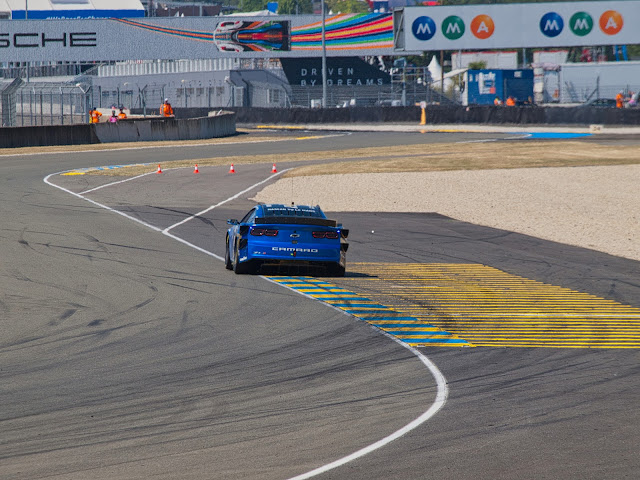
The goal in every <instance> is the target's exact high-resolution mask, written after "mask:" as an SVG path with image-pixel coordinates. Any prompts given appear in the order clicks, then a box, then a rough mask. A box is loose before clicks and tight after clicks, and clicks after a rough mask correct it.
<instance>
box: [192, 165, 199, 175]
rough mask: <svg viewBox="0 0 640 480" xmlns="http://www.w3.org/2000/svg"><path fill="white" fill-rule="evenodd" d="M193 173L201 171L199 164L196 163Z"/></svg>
mask: <svg viewBox="0 0 640 480" xmlns="http://www.w3.org/2000/svg"><path fill="white" fill-rule="evenodd" d="M193 173H200V170H198V164H197V163H196V168H195V169H194V170H193Z"/></svg>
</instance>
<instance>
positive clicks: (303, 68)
mask: <svg viewBox="0 0 640 480" xmlns="http://www.w3.org/2000/svg"><path fill="white" fill-rule="evenodd" d="M280 61H281V63H282V69H283V70H284V73H285V75H286V76H287V80H288V81H289V84H290V85H292V86H300V87H313V86H322V59H321V58H295V59H294V58H281V59H280ZM388 83H390V77H389V74H388V73H385V72H383V71H381V70H379V69H377V68H376V67H374V66H372V65H369V64H368V63H367V62H365V61H364V60H362V59H361V58H358V57H346V58H345V57H340V58H327V85H329V86H331V85H335V86H352V85H353V86H361V85H385V84H388Z"/></svg>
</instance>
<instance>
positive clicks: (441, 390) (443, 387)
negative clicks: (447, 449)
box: [262, 277, 449, 480]
mask: <svg viewBox="0 0 640 480" xmlns="http://www.w3.org/2000/svg"><path fill="white" fill-rule="evenodd" d="M262 278H264V279H265V280H268V281H270V282H272V283H274V284H276V285H279V286H281V287H284V288H287V289H289V290H291V291H292V292H295V293H297V294H299V295H302V296H305V297H307V298H310V299H312V300H316V301H317V300H318V299H317V298H314V297H312V296H311V295H309V294H307V293H304V292H301V291H299V290H295V289H293V288H289V287H287V286H285V285H282V284H281V283H278V282H276V281H274V280H271V279H270V278H266V277H262ZM320 302H321V303H324V304H325V305H326V306H328V307H329V308H332V309H334V310H336V311H338V312H340V313H342V314H344V315H347V316H349V317H351V318H355V317H354V316H353V315H351V314H350V313H347V312H345V311H344V310H341V309H340V308H338V307H336V306H333V305H331V304H329V303H325V302H322V301H320ZM370 327H371V328H372V329H374V330H376V331H377V332H378V333H381V334H382V335H384V336H385V337H387V338H389V339H391V340H393V341H394V342H396V343H397V344H398V345H401V346H403V347H404V348H406V349H407V350H409V351H410V352H411V353H413V354H414V355H415V356H416V357H418V358H419V359H420V361H421V362H422V363H423V364H424V365H426V367H427V368H428V369H429V371H430V372H431V375H433V378H434V379H435V381H436V386H437V393H436V398H435V400H434V401H433V404H432V405H431V407H429V409H428V410H427V411H426V412H424V413H423V414H422V415H420V416H419V417H418V418H416V419H415V420H413V421H412V422H410V423H408V424H407V425H405V426H404V427H402V428H401V429H400V430H396V431H395V432H393V433H392V434H391V435H388V436H386V437H384V438H383V439H381V440H378V441H377V442H375V443H372V444H371V445H369V446H367V447H364V448H361V449H360V450H357V451H355V452H353V453H352V454H350V455H347V456H346V457H342V458H340V459H338V460H335V461H333V462H331V463H327V464H326V465H323V466H321V467H318V468H316V469H314V470H311V471H309V472H307V473H303V474H301V475H297V476H295V477H291V478H289V479H288V480H304V479H306V478H311V477H315V476H316V475H321V474H323V473H325V472H328V471H329V470H333V469H334V468H338V467H341V466H342V465H345V464H347V463H349V462H351V461H353V460H356V459H358V458H360V457H364V456H365V455H367V454H369V453H371V452H373V451H375V450H378V449H379V448H382V447H384V446H385V445H388V444H389V443H391V442H393V441H394V440H397V439H398V438H400V437H402V436H403V435H405V434H407V433H409V432H410V431H411V430H414V429H415V428H417V427H419V426H420V425H422V424H423V423H424V422H426V421H427V420H429V419H430V418H431V417H433V416H434V415H435V414H436V413H438V411H439V410H440V409H441V408H442V407H444V404H445V403H446V402H447V398H448V396H449V387H448V386H447V379H446V378H445V377H444V375H443V374H442V372H441V371H440V370H439V369H438V367H437V366H436V365H435V364H434V363H433V362H432V361H431V360H429V358H428V357H427V356H426V355H423V354H422V353H420V352H419V351H418V350H417V349H415V348H413V347H412V346H410V345H407V344H406V343H404V342H403V341H401V340H399V339H398V338H396V337H394V336H393V335H391V334H389V333H387V332H385V331H383V330H380V329H379V328H377V327H375V326H374V325H370Z"/></svg>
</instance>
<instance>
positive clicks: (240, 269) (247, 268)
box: [233, 243, 251, 275]
mask: <svg viewBox="0 0 640 480" xmlns="http://www.w3.org/2000/svg"><path fill="white" fill-rule="evenodd" d="M239 258H240V254H239V252H238V244H237V243H236V245H235V247H234V250H233V271H234V272H236V274H237V275H245V274H247V273H251V265H250V264H249V262H245V263H240V260H239Z"/></svg>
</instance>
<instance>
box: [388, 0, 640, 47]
mask: <svg viewBox="0 0 640 480" xmlns="http://www.w3.org/2000/svg"><path fill="white" fill-rule="evenodd" d="M394 15H395V17H396V20H395V25H396V27H395V28H396V31H395V32H394V33H395V35H404V38H403V40H404V42H398V41H396V46H398V45H400V46H401V48H398V47H396V51H407V52H416V51H425V50H484V49H494V48H535V47H569V46H587V45H626V44H637V43H640V1H606V2H605V1H600V2H557V3H556V2H554V3H530V4H522V3H520V4H509V5H495V4H494V5H465V6H455V7H407V8H405V9H404V10H402V11H400V10H399V11H396V12H394ZM398 17H400V18H398ZM403 43H404V45H403Z"/></svg>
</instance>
